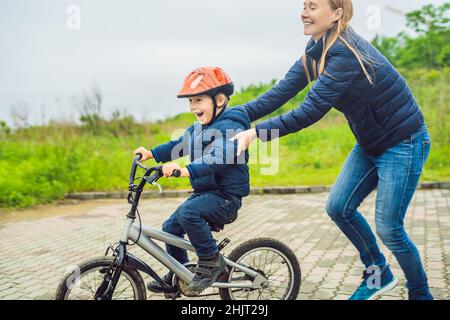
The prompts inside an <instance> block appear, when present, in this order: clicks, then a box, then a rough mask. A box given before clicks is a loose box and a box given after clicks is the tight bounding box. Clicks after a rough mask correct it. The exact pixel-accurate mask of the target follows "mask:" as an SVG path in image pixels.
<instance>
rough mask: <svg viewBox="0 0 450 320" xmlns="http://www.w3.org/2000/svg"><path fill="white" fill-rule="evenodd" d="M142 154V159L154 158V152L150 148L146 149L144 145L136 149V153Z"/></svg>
mask: <svg viewBox="0 0 450 320" xmlns="http://www.w3.org/2000/svg"><path fill="white" fill-rule="evenodd" d="M138 153H140V154H142V158H141V160H140V161H146V160H148V159H151V158H153V153H152V152H151V151H150V150H147V149H145V148H144V147H139V148H137V149H136V150H134V153H133V154H134V155H136V154H138Z"/></svg>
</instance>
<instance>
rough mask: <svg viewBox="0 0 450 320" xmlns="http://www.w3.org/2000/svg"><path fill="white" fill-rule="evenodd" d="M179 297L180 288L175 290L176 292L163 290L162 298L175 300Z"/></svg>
mask: <svg viewBox="0 0 450 320" xmlns="http://www.w3.org/2000/svg"><path fill="white" fill-rule="evenodd" d="M180 297H181V292H180V290H177V291H176V292H164V298H166V299H170V300H176V299H178V298H180Z"/></svg>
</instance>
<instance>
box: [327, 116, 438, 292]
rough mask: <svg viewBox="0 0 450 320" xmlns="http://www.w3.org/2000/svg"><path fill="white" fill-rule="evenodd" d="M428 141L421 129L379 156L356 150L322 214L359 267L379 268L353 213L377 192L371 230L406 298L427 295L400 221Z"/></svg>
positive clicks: (368, 235) (370, 239)
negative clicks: (400, 277)
mask: <svg viewBox="0 0 450 320" xmlns="http://www.w3.org/2000/svg"><path fill="white" fill-rule="evenodd" d="M430 146H431V140H430V136H429V134H428V130H427V127H426V126H425V125H423V126H422V127H421V128H420V129H419V130H418V131H417V132H416V133H414V134H413V135H411V136H410V137H408V138H407V139H405V140H403V141H402V142H401V143H399V144H397V145H395V146H394V147H392V148H390V149H388V150H386V151H385V152H384V153H382V154H381V155H379V156H370V155H368V154H367V153H366V152H364V150H363V149H362V148H361V146H360V145H358V144H356V145H355V147H354V148H353V150H352V151H351V152H350V155H349V156H348V158H347V160H346V161H345V163H344V166H343V167H342V169H341V172H340V173H339V175H338V177H337V180H336V182H335V184H334V186H333V188H332V190H331V192H330V196H329V198H328V202H327V212H328V214H329V216H330V217H331V219H332V220H333V221H334V222H335V223H336V224H337V226H338V227H339V228H340V229H341V231H342V232H343V233H344V234H345V235H346V236H347V238H348V239H349V240H350V241H351V242H352V243H353V245H354V246H355V247H356V248H357V249H358V251H359V254H360V257H361V260H362V262H363V263H364V265H365V266H366V268H367V267H369V266H371V265H378V266H383V265H385V264H386V259H385V257H384V255H383V254H382V253H381V251H380V248H379V247H378V245H377V242H376V239H375V236H374V234H373V232H372V230H371V229H370V226H369V224H368V223H367V221H366V219H364V217H363V216H362V215H361V213H360V212H359V211H358V210H357V209H358V207H359V205H360V204H361V202H362V201H363V200H364V199H365V198H366V197H367V196H368V195H369V194H370V193H371V192H372V191H373V190H374V189H375V188H377V196H376V208H375V226H376V233H377V235H378V237H379V238H380V239H381V241H382V242H383V243H384V245H385V246H386V247H387V248H388V249H389V250H391V251H392V253H393V254H394V255H395V257H396V259H397V261H398V263H399V265H400V267H401V268H402V269H403V272H404V273H405V277H406V287H407V288H408V290H409V292H410V293H415V294H418V295H427V294H429V288H428V283H427V277H426V275H425V271H424V269H423V266H422V262H421V260H420V255H419V252H418V250H417V248H416V246H415V245H414V243H413V242H412V241H411V239H410V238H409V237H408V235H407V234H406V231H405V228H404V225H403V220H404V218H405V214H406V210H407V208H408V205H409V203H410V201H411V198H412V196H413V194H414V192H415V190H416V187H417V184H418V182H419V178H420V175H421V173H422V168H423V166H424V164H425V162H426V160H427V158H428V155H429V152H430Z"/></svg>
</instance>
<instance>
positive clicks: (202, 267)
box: [188, 253, 227, 293]
mask: <svg viewBox="0 0 450 320" xmlns="http://www.w3.org/2000/svg"><path fill="white" fill-rule="evenodd" d="M226 269H227V264H226V262H225V259H224V258H223V256H222V255H221V254H220V253H217V254H216V255H215V256H213V257H211V258H200V259H199V260H198V263H197V268H195V275H194V278H193V279H192V282H191V283H190V284H189V286H188V289H189V290H192V291H196V292H198V293H200V292H202V291H203V290H204V289H206V288H208V287H209V286H210V285H212V284H213V283H214V282H216V281H217V278H218V277H219V276H220V275H222V273H223V272H224V271H225V270H226Z"/></svg>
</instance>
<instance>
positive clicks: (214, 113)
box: [209, 96, 226, 124]
mask: <svg viewBox="0 0 450 320" xmlns="http://www.w3.org/2000/svg"><path fill="white" fill-rule="evenodd" d="M211 99H212V101H213V105H214V108H213V116H212V118H211V122H210V123H209V124H211V123H213V122H214V120H216V118H217V117H218V116H220V115H221V114H222V112H224V111H225V108H226V105H225V106H223V108H222V110H220V112H219V114H217V100H216V97H215V96H211Z"/></svg>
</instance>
